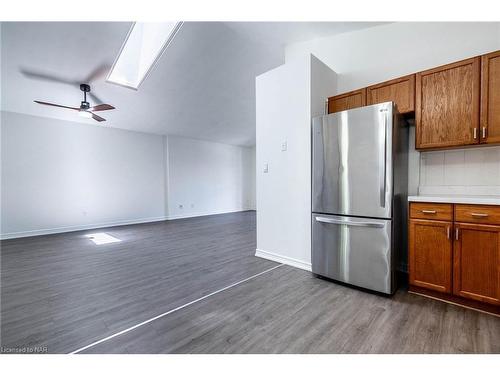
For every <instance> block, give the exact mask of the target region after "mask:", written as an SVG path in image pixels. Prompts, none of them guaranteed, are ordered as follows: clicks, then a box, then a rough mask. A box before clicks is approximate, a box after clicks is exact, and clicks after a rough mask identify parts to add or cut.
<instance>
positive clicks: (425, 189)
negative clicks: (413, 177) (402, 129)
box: [418, 146, 500, 195]
mask: <svg viewBox="0 0 500 375" xmlns="http://www.w3.org/2000/svg"><path fill="white" fill-rule="evenodd" d="M418 193H419V194H421V195H435V194H446V195H500V147H498V146H497V147H482V148H469V149H463V150H447V151H430V152H421V153H420V168H419V187H418Z"/></svg>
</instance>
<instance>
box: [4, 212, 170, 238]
mask: <svg viewBox="0 0 500 375" xmlns="http://www.w3.org/2000/svg"><path fill="white" fill-rule="evenodd" d="M167 219H168V218H167V217H166V216H160V217H148V218H143V219H133V220H120V221H112V222H108V223H97V224H84V225H73V226H68V227H59V228H47V229H36V230H28V231H23V232H12V233H2V234H1V235H0V239H2V240H8V239H11V238H21V237H32V236H43V235H45V234H56V233H66V232H76V231H79V230H89V229H99V228H107V227H118V226H120V225H130V224H143V223H153V222H155V221H164V220H167Z"/></svg>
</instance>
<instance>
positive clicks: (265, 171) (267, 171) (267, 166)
mask: <svg viewBox="0 0 500 375" xmlns="http://www.w3.org/2000/svg"><path fill="white" fill-rule="evenodd" d="M264 173H269V164H267V163H265V164H264Z"/></svg>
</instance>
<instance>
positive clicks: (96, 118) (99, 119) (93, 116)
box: [90, 112, 106, 122]
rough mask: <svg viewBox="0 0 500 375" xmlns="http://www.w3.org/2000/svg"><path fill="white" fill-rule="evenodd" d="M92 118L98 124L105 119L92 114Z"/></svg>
mask: <svg viewBox="0 0 500 375" xmlns="http://www.w3.org/2000/svg"><path fill="white" fill-rule="evenodd" d="M90 113H92V112H90ZM92 118H93V119H94V120H96V121H99V122H102V121H106V119H104V118H102V117H101V116H97V115H96V114H95V113H92Z"/></svg>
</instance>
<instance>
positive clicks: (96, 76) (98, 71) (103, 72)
mask: <svg viewBox="0 0 500 375" xmlns="http://www.w3.org/2000/svg"><path fill="white" fill-rule="evenodd" d="M109 69H111V66H109V65H108V64H101V65H99V66H98V67H97V68H95V69H94V70H93V71H92V72H91V73H90V74H89V75H88V76H87V77H86V78H85V83H87V84H89V83H92V82H94V81H100V80H101V79H104V78H105V77H106V76H107V75H108V73H109Z"/></svg>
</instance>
